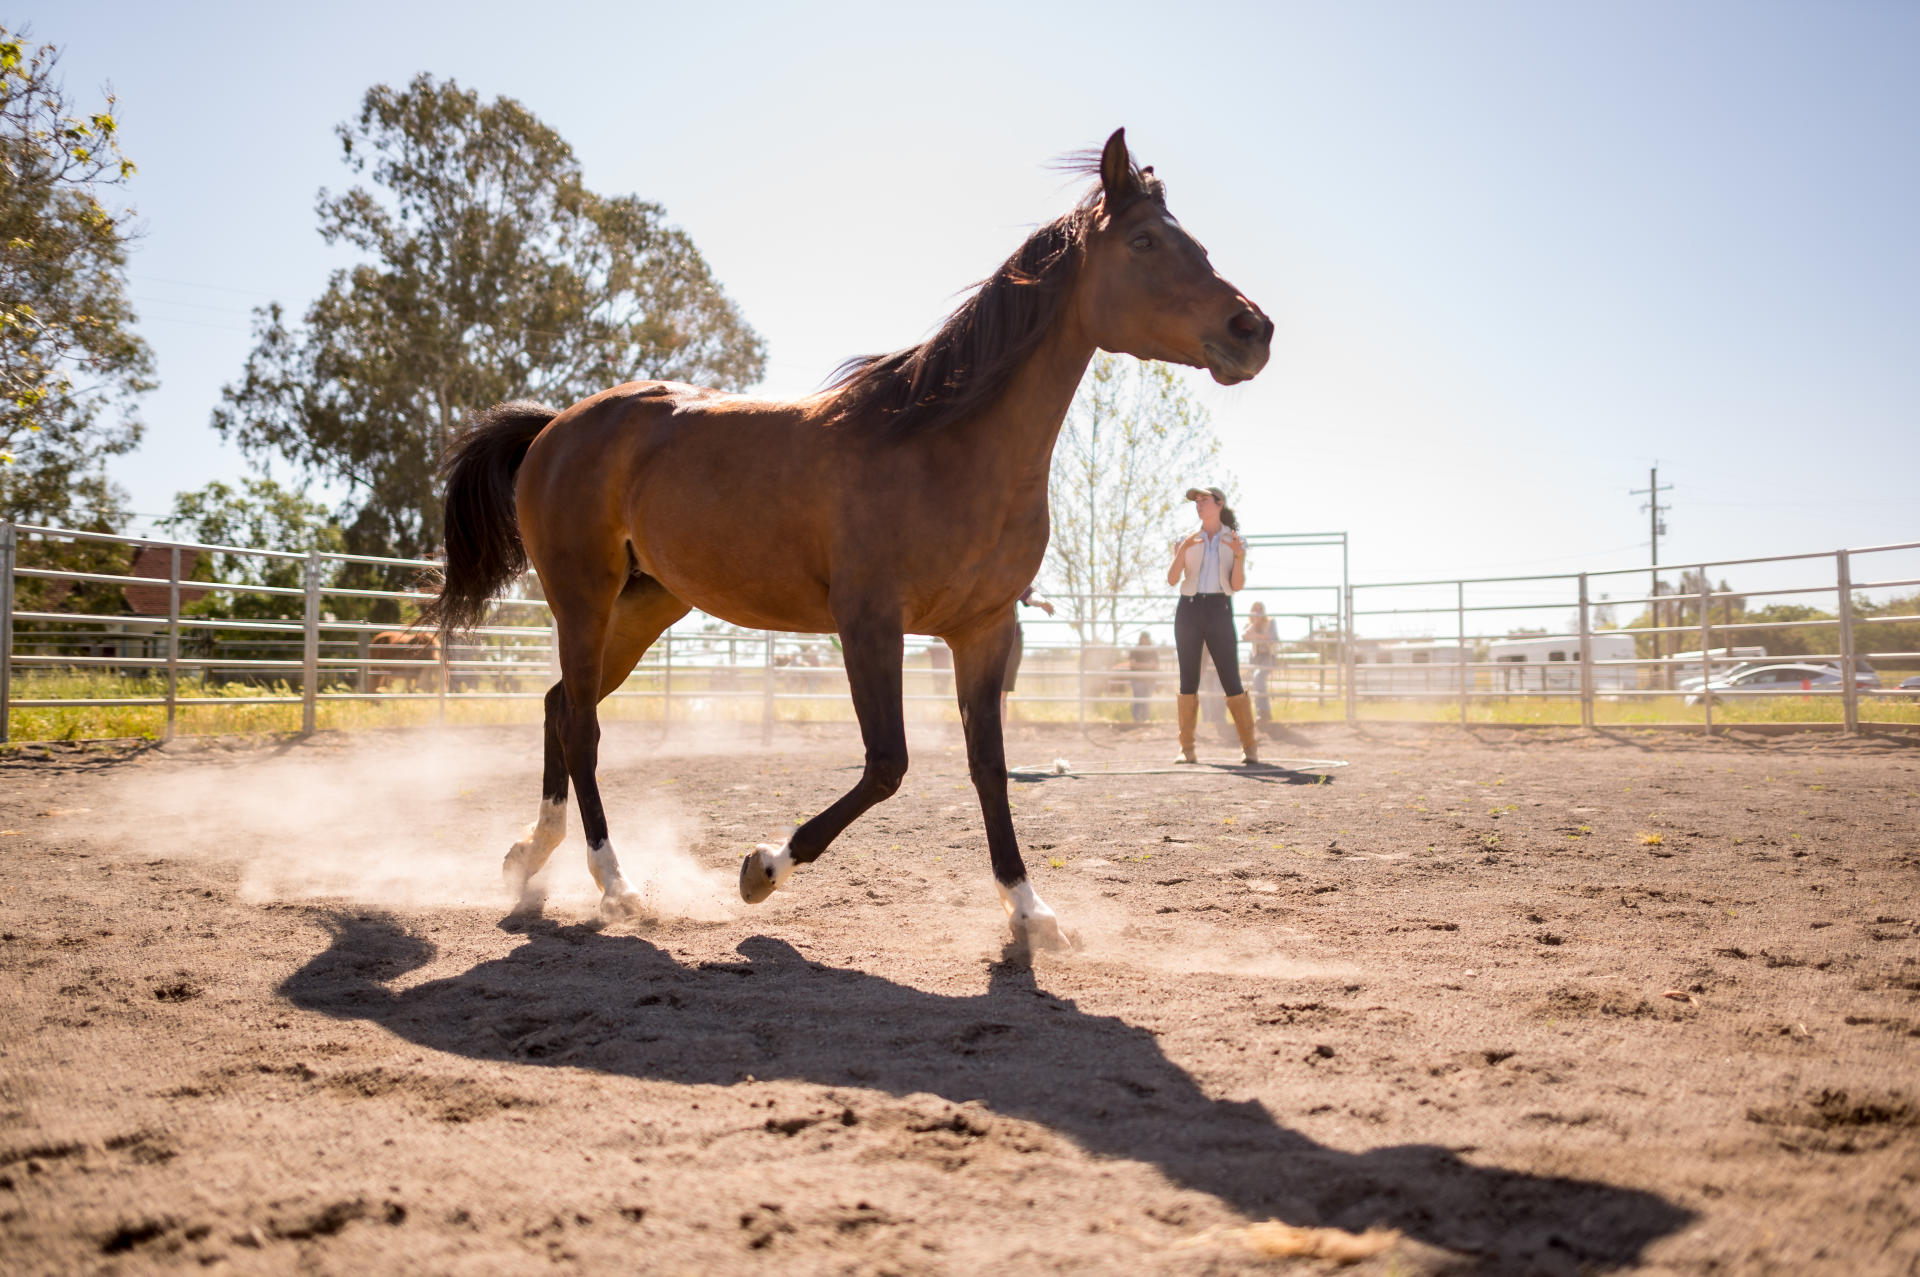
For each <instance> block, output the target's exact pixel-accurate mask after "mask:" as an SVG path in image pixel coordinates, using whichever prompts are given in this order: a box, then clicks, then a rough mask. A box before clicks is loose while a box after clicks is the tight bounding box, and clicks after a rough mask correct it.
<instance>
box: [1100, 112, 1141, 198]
mask: <svg viewBox="0 0 1920 1277" xmlns="http://www.w3.org/2000/svg"><path fill="white" fill-rule="evenodd" d="M1100 188H1101V191H1102V193H1103V195H1104V197H1105V199H1106V203H1107V207H1108V208H1118V207H1120V205H1122V204H1124V203H1126V202H1127V201H1128V200H1130V199H1132V198H1133V197H1134V196H1136V195H1138V194H1139V193H1140V182H1139V180H1138V179H1137V178H1135V177H1134V175H1133V160H1132V158H1131V157H1130V156H1128V154H1127V131H1126V130H1125V129H1115V130H1114V131H1113V136H1112V137H1110V138H1108V139H1107V145H1106V148H1105V149H1104V150H1102V151H1101V152H1100Z"/></svg>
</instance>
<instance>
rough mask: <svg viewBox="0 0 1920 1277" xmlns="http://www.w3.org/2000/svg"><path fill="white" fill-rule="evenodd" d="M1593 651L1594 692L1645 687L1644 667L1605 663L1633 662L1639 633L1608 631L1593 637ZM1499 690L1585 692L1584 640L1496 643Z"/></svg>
mask: <svg viewBox="0 0 1920 1277" xmlns="http://www.w3.org/2000/svg"><path fill="white" fill-rule="evenodd" d="M1587 641H1588V642H1589V643H1590V644H1591V645H1592V650H1593V688H1594V690H1595V691H1597V692H1605V691H1621V690H1629V689H1632V688H1635V687H1638V686H1639V685H1640V680H1639V667H1638V666H1635V665H1612V664H1605V662H1610V661H1631V660H1633V659H1634V656H1635V650H1634V645H1633V635H1631V634H1623V633H1619V632H1615V631H1605V632H1602V633H1598V634H1594V635H1591V636H1589V638H1588V640H1587ZM1487 660H1488V661H1490V662H1492V664H1493V668H1492V670H1490V671H1489V674H1490V676H1491V679H1492V683H1493V687H1492V689H1491V690H1493V691H1495V692H1577V691H1579V690H1580V637H1579V636H1578V635H1567V636H1563V637H1560V638H1537V639H1531V638H1530V639H1496V640H1494V641H1493V642H1491V643H1489V644H1487Z"/></svg>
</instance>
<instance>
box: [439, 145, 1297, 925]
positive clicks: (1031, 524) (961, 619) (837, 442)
mask: <svg viewBox="0 0 1920 1277" xmlns="http://www.w3.org/2000/svg"><path fill="white" fill-rule="evenodd" d="M1083 167H1084V168H1085V170H1086V171H1088V172H1090V173H1097V175H1098V178H1099V182H1098V184H1097V185H1096V186H1094V187H1093V188H1092V189H1091V190H1089V191H1088V193H1087V195H1086V197H1085V198H1083V199H1082V200H1081V201H1080V203H1079V204H1078V205H1077V206H1076V207H1075V208H1074V209H1073V210H1072V211H1071V212H1069V213H1067V214H1066V215H1065V216H1063V217H1061V218H1058V219H1057V220H1055V221H1053V222H1050V223H1048V224H1047V225H1045V226H1043V227H1041V228H1040V229H1039V230H1038V231H1036V232H1034V234H1033V235H1032V236H1030V237H1029V238H1028V239H1027V241H1026V243H1024V244H1022V245H1021V246H1020V248H1019V250H1018V251H1016V252H1015V253H1014V254H1013V256H1012V257H1010V258H1008V259H1007V261H1006V262H1005V263H1004V264H1002V265H1001V267H1000V268H999V269H998V270H996V271H995V272H994V273H993V274H992V276H990V277H989V278H988V279H987V280H986V281H985V282H984V283H983V284H981V285H980V287H979V288H978V289H977V290H976V291H975V292H974V293H973V294H972V296H970V297H969V298H968V299H967V300H966V301H965V302H964V303H962V305H961V306H960V307H959V309H958V310H956V311H955V312H954V313H953V314H952V315H951V316H950V317H949V318H948V319H947V321H946V322H945V323H944V324H943V325H942V326H941V328H940V330H939V331H938V332H937V333H935V334H934V335H933V336H932V337H930V338H928V339H927V340H926V341H924V342H922V343H921V344H919V345H917V346H911V347H908V348H907V349H905V350H901V351H896V352H895V353H893V354H890V355H876V356H872V357H868V358H863V359H856V360H853V361H851V362H849V363H848V364H846V365H844V366H843V367H842V368H841V370H840V372H839V374H838V375H837V376H836V378H835V380H834V382H833V384H832V385H830V386H829V388H828V389H826V390H824V391H822V392H820V393H818V394H815V395H810V396H807V397H805V398H801V399H795V400H771V399H756V398H750V397H745V396H741V395H731V394H721V393H719V392H716V391H712V390H705V389H700V388H698V387H694V386H684V385H677V384H671V383H662V382H632V383H629V384H627V385H624V386H616V387H614V388H613V389H611V390H607V391H603V392H602V393H600V394H597V395H595V396H593V397H592V398H590V399H586V400H583V401H581V402H580V403H577V404H575V405H574V406H573V407H571V408H568V409H567V410H566V411H564V412H558V413H556V412H555V411H554V410H552V409H550V408H544V407H541V406H539V405H537V404H527V403H512V404H502V405H500V406H498V407H496V408H493V409H490V410H488V411H487V412H485V413H482V414H480V416H479V418H478V420H477V421H476V422H475V423H474V425H473V427H472V428H471V429H470V430H469V431H468V432H467V433H466V434H465V435H464V436H462V438H461V439H460V441H459V442H458V443H457V444H456V445H455V448H454V450H453V452H452V454H451V456H450V458H449V461H448V486H447V503H446V545H447V562H446V569H445V576H444V580H443V582H442V584H441V588H440V593H439V597H438V598H437V600H436V601H435V602H434V603H433V604H432V605H431V609H430V615H431V617H432V618H433V619H434V620H435V621H437V622H438V623H439V624H440V625H441V626H442V627H444V628H446V629H449V630H454V629H461V628H469V627H471V626H473V625H474V624H476V623H478V621H479V620H480V618H481V616H482V615H483V614H484V611H485V608H486V604H487V601H488V600H489V599H490V598H492V597H493V595H494V594H495V593H497V592H498V591H499V590H500V589H501V587H503V586H504V585H506V584H507V583H508V582H509V581H510V580H512V579H513V578H514V577H515V576H516V575H517V574H518V573H520V572H521V571H523V570H524V569H525V567H526V564H527V561H528V560H529V559H531V561H532V563H533V566H534V568H535V569H536V570H537V571H538V572H539V573H540V580H541V583H542V584H543V586H544V587H545V590H546V597H547V600H548V602H549V603H550V604H551V605H552V608H553V614H554V619H555V622H556V625H557V627H558V630H559V645H560V682H559V683H558V684H556V685H555V686H554V687H553V689H552V690H551V691H549V692H548V693H547V701H546V705H547V717H546V775H545V779H544V781H543V783H542V789H541V793H542V798H543V801H542V803H541V808H540V814H539V818H538V819H537V820H536V821H535V822H534V824H533V825H532V826H531V827H529V829H528V831H527V836H526V838H525V839H523V840H522V841H520V842H518V843H515V844H514V846H513V849H512V850H511V851H509V852H508V853H507V856H506V863H505V866H504V870H505V875H506V878H507V881H508V884H509V886H510V887H513V888H514V889H515V890H517V891H522V892H524V891H525V890H526V888H527V885H528V880H529V879H531V878H532V877H533V875H534V874H536V873H538V872H539V871H540V869H541V868H542V866H543V865H545V863H546V860H547V857H548V856H549V854H551V852H552V850H553V848H554V846H555V845H556V844H558V843H559V841H560V839H561V837H562V836H563V834H564V832H565V827H566V800H567V782H568V779H569V778H571V779H572V781H573V785H574V788H575V790H576V791H577V792H578V794H579V798H580V819H581V823H582V825H583V826H584V831H585V833H586V837H587V858H588V864H589V866H590V868H591V869H592V871H593V876H594V881H595V882H597V883H598V884H599V886H600V889H601V891H602V892H603V897H602V901H601V907H602V909H603V910H604V911H606V912H608V913H610V914H611V913H630V912H634V911H637V910H638V909H639V908H640V899H639V896H638V895H637V893H636V892H635V891H634V890H633V888H632V887H631V886H630V885H628V882H627V880H626V878H625V876H624V875H623V874H622V873H621V871H620V865H619V862H618V860H617V859H616V858H615V856H614V853H613V848H612V846H611V845H610V843H609V842H608V838H607V820H606V815H605V812H604V811H603V809H602V807H601V802H600V791H599V787H598V784H597V782H596V780H595V776H594V768H595V764H596V754H597V750H598V745H599V736H600V729H599V723H598V719H597V713H596V709H595V706H596V705H597V704H598V702H599V701H600V700H601V699H602V698H603V697H605V696H606V695H607V694H608V693H610V692H612V691H613V690H614V689H615V688H617V687H619V686H620V685H621V684H622V683H623V682H625V681H626V678H627V675H628V673H629V672H631V671H632V669H633V667H634V665H635V664H636V663H637V662H638V661H639V660H640V658H641V656H642V654H644V653H645V652H646V650H647V648H648V647H649V646H650V645H651V644H652V643H653V641H654V640H655V639H656V638H658V637H659V635H660V633H661V632H662V631H663V630H665V629H666V628H667V627H668V626H669V625H671V624H673V623H674V622H675V621H677V620H679V619H680V618H681V617H682V616H685V615H686V614H687V612H688V610H689V609H691V608H699V609H700V610H701V611H703V612H706V613H708V614H709V615H712V616H717V617H720V618H722V619H724V620H728V621H731V622H733V623H734V624H736V625H742V626H747V627H751V628H757V629H769V630H787V631H798V632H802V633H823V632H837V633H838V634H839V635H840V640H841V645H842V647H843V649H844V651H845V655H846V669H847V682H848V684H849V685H850V688H851V692H852V697H853V706H854V711H855V713H856V714H857V715H858V717H859V720H860V731H861V735H862V738H863V740H864V742H865V745H866V767H865V769H864V771H863V772H862V774H861V777H860V780H859V783H858V784H856V785H855V786H854V787H853V788H852V789H851V790H849V791H847V793H846V794H844V795H843V796H842V797H841V798H840V799H839V800H838V801H837V802H835V803H834V804H833V805H832V806H830V807H828V808H827V809H826V810H825V811H822V812H821V813H819V814H818V815H816V816H814V817H813V818H812V819H811V820H808V821H807V822H806V823H805V824H803V825H801V826H800V827H799V828H798V829H796V830H794V831H793V833H792V835H791V836H790V837H789V838H788V839H787V840H786V841H785V842H784V843H782V844H781V845H779V846H777V847H775V846H772V845H769V844H764V843H763V844H761V845H759V846H758V847H756V848H755V849H754V850H753V851H752V852H750V853H748V854H747V857H746V859H745V860H744V861H743V862H742V864H741V866H740V894H741V896H742V897H744V898H745V899H746V900H747V901H748V902H749V903H757V902H758V901H761V900H764V899H765V898H766V897H767V896H768V895H769V894H770V893H771V892H772V891H773V890H774V889H775V888H776V887H778V886H780V885H781V884H783V883H784V882H785V881H786V880H787V877H788V875H789V874H791V873H792V872H793V870H794V868H795V867H796V866H799V865H804V864H807V863H809V862H811V861H813V860H815V859H816V858H818V857H819V856H820V854H821V853H822V852H824V851H825V850H826V849H827V847H828V845H829V844H830V843H832V842H833V840H834V839H835V838H836V837H837V836H839V834H840V832H841V831H842V830H844V829H845V828H846V827H847V826H848V825H849V824H851V823H852V822H853V820H854V819H855V818H856V817H857V816H859V815H860V814H861V813H862V812H864V811H866V810H867V809H868V808H869V807H872V806H873V805H874V804H875V803H878V802H880V801H881V800H883V799H885V798H887V797H889V796H891V795H892V794H893V793H894V791H895V790H897V789H898V788H899V787H900V781H901V779H902V777H903V776H904V775H905V774H906V770H907V741H906V728H905V722H904V718H903V714H902V709H901V699H900V696H901V674H900V667H901V658H902V649H903V641H904V640H903V636H904V635H905V634H909V633H911V634H927V635H936V636H938V637H940V638H943V639H945V640H946V642H947V644H948V646H950V647H951V648H952V649H953V657H954V674H955V681H956V685H957V689H958V694H959V700H960V716H961V721H962V723H963V725H964V729H965V734H966V742H967V762H968V767H969V769H970V771H971V773H972V777H973V785H974V789H975V790H976V791H977V792H978V794H979V798H980V808H981V812H982V814H983V816H984V818H985V823H986V831H987V846H988V849H989V851H990V853H991V856H992V861H993V876H994V881H995V884H996V886H997V887H998V890H999V894H1000V900H1001V903H1002V905H1003V906H1004V907H1005V909H1006V911H1007V918H1008V923H1009V925H1010V926H1011V927H1012V930H1013V934H1014V938H1015V939H1016V940H1017V941H1022V942H1031V943H1035V944H1044V945H1057V944H1058V943H1059V942H1060V931H1059V926H1058V923H1057V922H1056V920H1055V918H1054V915H1053V911H1052V910H1051V909H1049V908H1048V907H1047V906H1046V904H1044V903H1043V902H1042V901H1041V900H1040V898H1039V896H1037V895H1036V894H1035V893H1034V890H1033V887H1032V885H1031V884H1030V883H1028V881H1027V872H1026V866H1025V865H1024V864H1023V863H1022V862H1021V859H1020V850H1019V846H1018V845H1017V843H1016V841H1015V839H1014V832H1013V820H1012V817H1011V816H1010V814H1009V813H1008V809H1007V772H1006V758H1005V754H1004V752H1003V745H1002V742H1001V737H1000V684H1001V681H1002V679H1003V677H1004V675H1005V670H1006V665H1007V652H1008V650H1009V647H1010V645H1011V643H1012V641H1013V631H1014V602H1015V600H1016V599H1018V598H1019V596H1020V592H1021V591H1022V590H1023V589H1025V588H1026V587H1027V585H1028V584H1029V583H1031V582H1032V580H1033V578H1034V574H1035V573H1036V572H1037V571H1038V570H1039V568H1040V561H1041V558H1042V557H1043V556H1044V555H1045V553H1046V549H1047V472H1048V469H1049V466H1050V464H1051V461H1052V457H1053V445H1054V440H1055V438H1056V436H1057V435H1058V434H1059V431H1060V424H1061V422H1062V420H1063V419H1064V418H1065V416H1066V412H1067V408H1068V405H1069V404H1070V403H1071V402H1072V400H1073V396H1074V391H1075V389H1076V388H1077V387H1078V386H1079V384H1080V379H1081V376H1082V375H1083V374H1084V373H1085V371H1086V368H1087V363H1088V361H1089V360H1091V359H1092V357H1093V352H1094V350H1095V349H1096V348H1098V349H1103V350H1110V351H1120V352H1125V353H1127V354H1131V355H1135V356H1138V357H1139V358H1142V359H1158V360H1166V361H1169V362H1172V363H1179V364H1186V365H1188V366H1191V367H1203V368H1206V369H1207V370H1208V371H1209V372H1211V373H1212V374H1213V377H1214V380H1216V381H1218V382H1220V383H1221V384H1223V385H1231V384H1234V383H1236V382H1240V381H1245V380H1246V379H1248V378H1249V377H1252V376H1253V375H1254V374H1256V373H1258V372H1259V371H1260V369H1261V368H1262V367H1264V366H1265V364H1266V362H1267V354H1268V347H1269V343H1270V341H1271V339H1272V336H1273V324H1272V322H1271V321H1270V320H1268V319H1267V317H1266V316H1265V315H1264V314H1263V313H1262V312H1261V311H1260V309H1259V308H1258V307H1256V306H1255V305H1253V303H1251V302H1250V301H1248V300H1247V299H1246V298H1245V297H1244V296H1242V295H1241V293H1240V292H1239V290H1237V289H1236V288H1234V287H1233V285H1231V284H1229V283H1228V282H1227V281H1226V280H1224V279H1222V278H1221V277H1220V276H1219V275H1218V274H1217V273H1215V271H1214V270H1213V268H1212V267H1211V266H1210V265H1209V264H1208V262H1207V254H1206V251H1205V250H1204V249H1202V248H1201V247H1200V245H1199V244H1198V243H1197V242H1195V241H1194V239H1193V238H1192V236H1190V235H1188V234H1187V232H1186V231H1185V230H1184V229H1183V228H1182V227H1181V226H1180V224H1179V223H1178V222H1177V221H1175V220H1174V219H1173V217H1172V215H1171V214H1169V213H1168V211H1167V207H1166V197H1165V191H1164V188H1163V187H1162V185H1161V183H1160V180H1159V179H1158V178H1156V177H1155V176H1154V175H1153V170H1152V169H1150V168H1149V169H1141V168H1136V167H1135V166H1134V164H1133V162H1132V160H1131V158H1130V157H1129V155H1128V153H1127V145H1126V138H1125V134H1124V131H1118V132H1115V133H1114V135H1113V136H1112V137H1111V138H1109V139H1108V140H1107V144H1106V146H1105V148H1104V149H1103V150H1102V151H1101V152H1100V153H1099V155H1098V157H1097V159H1096V158H1095V157H1093V156H1092V155H1089V156H1088V162H1087V163H1086V164H1085V165H1084V166H1083Z"/></svg>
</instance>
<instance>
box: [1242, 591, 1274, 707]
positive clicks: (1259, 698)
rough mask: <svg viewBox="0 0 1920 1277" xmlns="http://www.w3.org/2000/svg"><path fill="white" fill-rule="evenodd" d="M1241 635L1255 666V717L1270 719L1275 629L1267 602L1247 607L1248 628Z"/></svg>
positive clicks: (1249, 657)
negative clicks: (1269, 689)
mask: <svg viewBox="0 0 1920 1277" xmlns="http://www.w3.org/2000/svg"><path fill="white" fill-rule="evenodd" d="M1240 637H1241V638H1242V639H1243V640H1245V641H1246V643H1247V644H1248V647H1249V649H1250V650H1249V652H1248V654H1247V659H1248V661H1249V663H1251V664H1252V666H1253V717H1254V721H1256V722H1261V723H1271V722H1272V721H1273V705H1272V702H1270V701H1269V700H1268V699H1267V686H1268V683H1269V681H1270V680H1271V678H1272V675H1273V645H1274V631H1273V618H1272V617H1270V616H1268V615H1267V605H1266V604H1265V603H1261V602H1259V601H1258V600H1255V602H1254V604H1253V606H1252V607H1250V608H1248V609H1247V628H1246V629H1244V630H1242V631H1240Z"/></svg>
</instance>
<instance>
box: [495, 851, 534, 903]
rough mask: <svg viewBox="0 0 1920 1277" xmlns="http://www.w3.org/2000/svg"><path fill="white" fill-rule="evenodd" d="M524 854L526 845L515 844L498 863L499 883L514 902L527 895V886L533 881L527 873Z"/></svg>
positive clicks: (531, 876)
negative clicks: (503, 884) (504, 886)
mask: <svg viewBox="0 0 1920 1277" xmlns="http://www.w3.org/2000/svg"><path fill="white" fill-rule="evenodd" d="M526 854H527V844H526V843H523V842H517V843H515V844H513V847H512V849H511V850H509V851H508V852H507V854H506V857H505V858H504V859H503V860H501V862H500V881H501V882H503V883H505V884H506V888H507V894H508V895H510V896H512V897H513V898H514V899H516V900H518V899H519V898H520V897H521V896H524V895H526V894H527V884H528V883H529V882H532V881H533V875H532V874H530V873H528V872H527V861H526Z"/></svg>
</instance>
